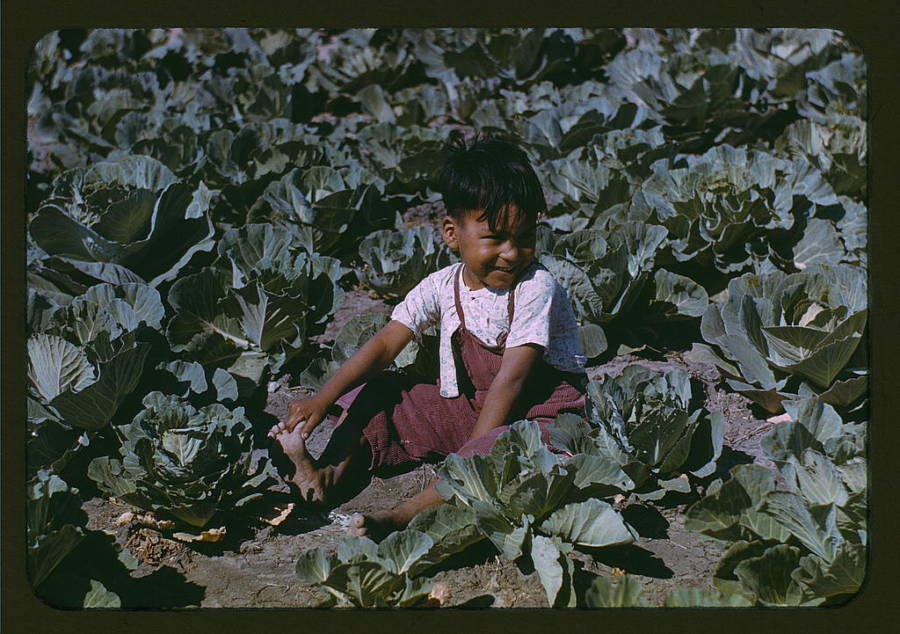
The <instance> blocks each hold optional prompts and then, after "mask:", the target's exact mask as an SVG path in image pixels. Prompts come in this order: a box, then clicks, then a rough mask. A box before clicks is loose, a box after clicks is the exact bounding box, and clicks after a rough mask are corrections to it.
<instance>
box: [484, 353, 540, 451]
mask: <svg viewBox="0 0 900 634" xmlns="http://www.w3.org/2000/svg"><path fill="white" fill-rule="evenodd" d="M543 353H544V348H543V347H541V346H539V345H537V344H533V343H526V344H523V345H520V346H515V347H512V348H507V349H506V350H505V351H504V352H503V360H502V361H501V362H500V370H499V371H498V372H497V376H495V377H494V380H493V381H492V382H491V387H490V389H489V390H488V393H487V397H486V398H485V401H484V407H482V408H481V414H480V415H479V416H478V420H477V421H476V422H475V427H474V428H473V429H472V433H471V434H470V435H469V440H474V439H476V438H478V437H480V436H483V435H484V434H486V433H487V432H489V431H490V430H492V429H494V428H495V427H499V426H501V425H506V424H507V423H508V422H510V421H509V420H508V418H509V415H510V412H511V411H512V407H513V404H514V403H515V401H516V399H517V398H518V396H519V393H520V392H521V391H522V386H523V385H524V384H525V379H527V378H528V375H529V374H530V373H531V370H532V369H533V368H534V366H535V363H537V361H538V360H539V359H540V358H541V356H542V355H543Z"/></svg>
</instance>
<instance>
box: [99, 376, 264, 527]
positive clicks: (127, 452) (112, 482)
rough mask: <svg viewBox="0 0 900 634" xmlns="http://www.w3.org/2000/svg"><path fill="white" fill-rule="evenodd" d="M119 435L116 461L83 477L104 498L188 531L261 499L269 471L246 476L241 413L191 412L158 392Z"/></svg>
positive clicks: (248, 434)
mask: <svg viewBox="0 0 900 634" xmlns="http://www.w3.org/2000/svg"><path fill="white" fill-rule="evenodd" d="M143 405H144V409H143V410H142V411H141V412H139V413H138V414H137V415H136V416H135V417H134V419H133V420H132V421H131V422H130V423H129V424H127V425H122V426H121V427H119V428H118V429H117V431H118V433H119V435H120V437H121V440H122V445H121V447H120V448H119V453H120V456H121V459H115V458H109V457H101V458H95V459H94V460H92V461H91V463H90V466H89V467H88V476H89V477H90V478H91V479H92V480H94V481H95V482H96V483H97V486H98V488H100V490H101V491H103V492H104V493H106V494H107V495H111V496H115V497H117V498H119V499H121V500H124V501H125V502H128V503H129V504H134V505H135V506H140V507H141V508H145V509H147V510H151V511H163V512H166V513H169V514H171V515H173V516H175V517H177V518H178V519H180V520H182V521H184V522H187V523H188V524H191V525H193V526H197V527H202V526H205V525H206V524H207V523H208V522H209V521H210V520H211V519H212V517H213V516H214V515H215V514H216V513H217V512H219V511H222V510H225V511H228V510H231V509H233V508H236V507H240V506H242V505H243V504H245V503H247V502H249V501H250V500H252V499H255V498H257V497H260V496H261V495H262V493H261V492H260V491H261V488H262V487H264V486H265V485H267V484H268V479H269V473H270V471H269V468H268V467H269V465H268V463H266V464H265V465H264V468H263V469H262V471H261V472H260V473H257V474H255V475H251V473H250V463H249V461H250V450H251V448H252V446H251V445H252V428H251V424H250V421H249V420H248V419H247V418H246V416H245V415H244V408H243V407H238V408H235V409H233V410H229V409H227V408H226V407H224V406H223V405H220V404H218V403H216V404H213V405H208V406H206V407H204V408H202V409H199V410H197V409H195V408H194V407H192V406H191V405H190V404H188V403H187V402H186V401H183V400H181V399H179V398H177V397H174V396H167V395H165V394H162V393H161V392H151V393H150V394H148V395H147V396H145V397H144V400H143Z"/></svg>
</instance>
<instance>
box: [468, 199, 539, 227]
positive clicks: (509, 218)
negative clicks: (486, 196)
mask: <svg viewBox="0 0 900 634" xmlns="http://www.w3.org/2000/svg"><path fill="white" fill-rule="evenodd" d="M464 218H465V220H466V222H474V223H475V224H477V225H482V226H483V227H484V228H490V229H493V230H495V231H502V232H504V233H515V232H517V231H519V230H520V229H523V228H528V227H531V226H533V225H535V224H537V218H536V217H534V216H531V215H529V214H526V213H524V212H522V210H521V209H519V208H518V207H517V206H515V205H507V206H505V207H502V208H500V209H498V210H497V213H495V214H494V218H493V220H494V222H493V223H492V224H493V225H494V226H493V227H489V225H490V224H491V223H489V222H488V216H487V212H486V211H485V210H484V209H470V210H469V211H467V212H466V213H465V215H464Z"/></svg>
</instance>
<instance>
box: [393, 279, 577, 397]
mask: <svg viewBox="0 0 900 634" xmlns="http://www.w3.org/2000/svg"><path fill="white" fill-rule="evenodd" d="M461 266H462V264H461V263H456V264H451V265H450V266H447V267H444V268H443V269H441V270H440V271H436V272H434V273H432V274H431V275H429V276H428V277H426V278H425V279H424V280H422V281H421V282H419V284H418V285H417V286H416V287H415V288H414V289H412V290H411V291H410V292H409V293H408V294H407V296H406V297H405V298H404V300H403V301H402V302H401V303H400V304H398V305H397V306H396V307H395V308H394V311H393V313H392V314H391V319H394V320H396V321H399V322H400V323H402V324H403V325H404V326H406V327H407V328H409V329H410V330H412V331H413V333H414V334H415V336H416V339H419V338H421V336H422V333H423V332H424V331H425V330H426V329H428V328H429V327H430V326H436V327H438V328H439V329H440V344H439V350H438V357H439V359H440V368H439V376H440V380H441V396H443V397H445V398H454V397H456V396H459V387H458V386H457V382H456V365H455V363H454V359H453V348H452V346H451V343H450V337H451V336H452V334H453V333H454V332H455V331H456V329H457V328H458V327H459V317H458V316H457V314H456V308H455V305H454V298H453V277H454V276H455V275H456V273H457V270H458V268H459V267H461ZM459 291H460V303H461V305H462V310H463V313H464V314H465V316H466V327H467V328H468V330H469V331H470V332H471V333H472V334H474V335H475V336H476V337H478V338H479V339H481V341H483V342H484V343H485V344H487V345H489V346H494V345H497V338H498V337H499V336H500V334H501V333H503V332H508V333H509V334H508V335H507V338H506V347H507V348H512V347H514V346H521V345H523V344H526V343H534V344H537V345H539V346H542V347H543V348H544V361H546V362H547V363H548V364H550V365H551V366H553V367H554V368H557V369H558V370H563V371H565V372H583V371H584V364H585V361H586V357H585V356H584V354H583V352H582V349H581V340H580V338H579V334H578V324H577V322H576V321H575V314H574V313H573V312H572V305H571V304H570V303H569V298H568V296H567V295H566V291H565V289H564V288H563V287H562V286H560V284H559V283H558V282H557V281H556V279H555V278H554V277H553V276H552V275H551V274H550V272H549V271H547V270H546V269H545V268H543V267H542V266H540V265H538V264H536V263H535V264H532V265H531V266H530V267H529V268H528V269H527V270H526V271H525V272H524V273H523V274H522V277H521V278H520V279H519V281H518V283H517V284H516V286H515V290H514V292H515V296H514V298H513V301H514V302H515V312H514V315H513V322H512V324H510V323H509V316H508V314H507V299H508V293H509V289H495V288H492V287H489V286H485V287H484V288H480V289H478V290H474V291H473V290H470V289H469V288H468V287H467V286H466V284H465V282H462V283H461V284H460V289H459Z"/></svg>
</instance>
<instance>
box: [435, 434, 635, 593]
mask: <svg viewBox="0 0 900 634" xmlns="http://www.w3.org/2000/svg"><path fill="white" fill-rule="evenodd" d="M576 418H577V417H576ZM557 422H559V420H557ZM570 430H572V431H573V432H574V433H573V434H572V436H571V437H570V439H571V438H575V439H578V438H582V437H583V431H584V429H583V428H581V429H578V428H574V427H571V426H570ZM579 432H582V433H579ZM576 442H577V440H576ZM588 445H589V443H588ZM595 453H596V454H599V452H595ZM438 475H439V476H440V480H439V481H438V482H437V485H436V487H437V490H438V492H439V493H440V494H441V496H442V497H444V498H445V499H446V500H448V501H450V502H451V504H453V505H454V506H458V507H467V508H469V509H471V511H472V512H473V513H474V517H475V520H474V521H475V526H476V527H477V528H478V530H479V531H480V532H481V533H482V534H483V535H485V536H486V537H487V538H488V539H489V540H490V541H491V542H492V543H493V544H494V546H496V548H497V549H498V550H499V551H500V552H501V553H502V554H503V556H504V557H506V558H507V559H510V560H515V559H518V558H519V557H523V556H524V557H527V558H530V559H531V561H532V562H533V563H534V567H535V569H536V570H537V571H538V574H539V575H540V578H541V583H542V584H543V586H544V589H545V591H546V593H547V599H548V601H549V602H550V605H554V606H570V607H571V606H574V605H575V600H576V598H575V594H574V591H573V588H572V576H573V574H574V564H573V562H572V560H571V559H570V558H569V556H568V554H569V553H571V552H572V551H573V549H575V548H576V547H582V548H600V547H605V546H614V545H621V544H629V543H631V542H633V541H634V540H635V538H636V537H637V535H636V533H635V531H634V529H633V528H631V527H630V526H629V525H628V524H626V523H625V521H624V520H623V518H622V516H621V515H620V514H619V513H618V512H616V511H615V510H613V508H612V506H611V505H610V504H608V503H607V502H604V501H602V500H600V499H597V498H593V497H590V498H587V499H584V497H585V496H586V495H587V494H588V492H598V491H599V490H602V491H603V492H604V493H605V494H607V495H611V494H613V493H615V492H617V491H621V490H625V489H627V488H628V486H629V478H628V476H627V475H626V474H625V473H624V472H623V471H622V470H621V469H620V468H619V465H617V464H615V463H614V462H613V461H612V460H611V459H609V458H608V457H605V456H602V455H584V454H578V453H576V454H575V455H574V457H572V458H569V459H565V458H563V457H562V456H560V455H558V454H554V453H552V452H551V451H550V450H549V449H548V448H547V447H546V446H545V445H544V444H543V442H542V441H541V432H540V428H539V426H538V423H536V422H534V421H518V422H516V423H513V425H512V426H511V427H510V429H509V430H508V431H505V432H504V433H502V434H501V435H500V436H499V437H498V438H497V441H496V443H495V444H494V446H493V447H492V448H491V450H490V452H489V453H487V454H485V455H475V456H471V457H469V458H462V457H460V456H458V455H456V454H450V455H449V456H448V457H447V459H446V460H445V461H444V463H443V464H442V465H441V466H440V467H439V468H438ZM578 499H581V500H582V501H575V500H578ZM567 502H568V503H567Z"/></svg>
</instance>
